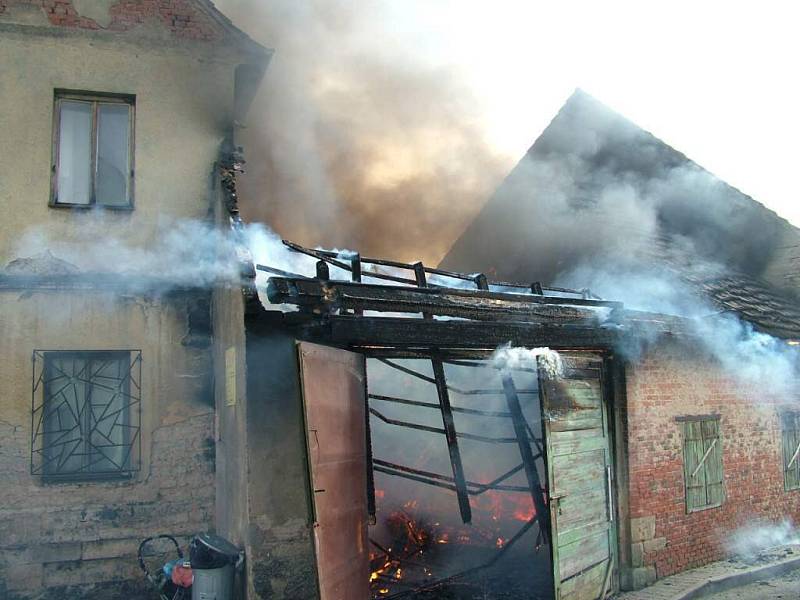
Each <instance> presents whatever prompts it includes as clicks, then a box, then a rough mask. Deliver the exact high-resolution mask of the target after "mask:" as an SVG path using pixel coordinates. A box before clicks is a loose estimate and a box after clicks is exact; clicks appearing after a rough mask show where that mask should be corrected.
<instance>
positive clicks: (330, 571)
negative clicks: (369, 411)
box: [298, 342, 369, 600]
mask: <svg viewBox="0 0 800 600" xmlns="http://www.w3.org/2000/svg"><path fill="white" fill-rule="evenodd" d="M298 351H299V356H300V372H301V382H302V388H303V404H304V408H305V419H306V437H307V441H308V463H309V469H310V471H311V485H312V500H313V502H312V509H313V511H314V546H315V550H316V558H317V575H318V578H319V590H320V599H321V600H343V599H345V598H346V599H347V600H367V599H368V598H369V583H368V582H369V555H368V549H367V521H368V515H367V463H366V455H367V448H366V439H367V438H366V412H365V411H366V401H365V385H364V384H365V366H364V357H363V356H362V355H360V354H354V353H352V352H347V351H346V350H340V349H337V348H328V347H325V346H318V345H316V344H309V343H306V342H302V343H300V344H299V345H298Z"/></svg>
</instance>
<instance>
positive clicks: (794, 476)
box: [781, 413, 800, 490]
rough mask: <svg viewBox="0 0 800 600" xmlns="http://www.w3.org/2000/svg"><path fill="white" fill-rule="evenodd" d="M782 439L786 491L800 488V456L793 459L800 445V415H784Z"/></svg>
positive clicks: (782, 419)
mask: <svg viewBox="0 0 800 600" xmlns="http://www.w3.org/2000/svg"><path fill="white" fill-rule="evenodd" d="M781 421H782V431H781V437H782V438H783V474H784V487H785V489H786V490H796V489H798V488H800V456H798V457H797V458H795V460H794V463H792V465H791V467H790V466H789V463H791V461H792V458H793V457H794V455H795V452H797V447H798V445H800V413H784V414H783V416H782V418H781Z"/></svg>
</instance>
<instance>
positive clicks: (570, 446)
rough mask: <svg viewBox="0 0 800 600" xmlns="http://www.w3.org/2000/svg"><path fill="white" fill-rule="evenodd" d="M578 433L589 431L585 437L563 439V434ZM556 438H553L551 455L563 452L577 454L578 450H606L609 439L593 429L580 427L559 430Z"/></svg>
mask: <svg viewBox="0 0 800 600" xmlns="http://www.w3.org/2000/svg"><path fill="white" fill-rule="evenodd" d="M576 433H589V435H586V436H585V437H574V436H573V437H569V438H565V439H562V438H561V436H562V435H567V434H576ZM554 437H555V439H554V440H553V445H552V451H551V456H560V455H563V454H576V453H578V452H590V451H592V450H605V448H606V446H607V445H608V441H607V440H606V439H605V438H603V437H599V436H597V435H593V431H592V430H591V429H578V430H572V431H559V432H555V435H554Z"/></svg>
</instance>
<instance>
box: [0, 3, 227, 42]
mask: <svg viewBox="0 0 800 600" xmlns="http://www.w3.org/2000/svg"><path fill="white" fill-rule="evenodd" d="M14 4H27V5H31V6H39V7H41V9H42V11H43V12H44V13H45V15H46V16H47V18H48V20H49V21H50V23H51V24H52V25H57V26H61V27H72V28H79V29H107V30H110V31H127V30H129V29H132V28H134V27H136V26H138V25H140V24H141V23H143V22H145V21H146V20H149V19H158V20H160V21H161V22H162V23H163V24H164V25H165V26H166V27H167V28H168V29H169V30H170V31H171V32H172V33H174V34H175V35H176V36H178V37H180V38H186V39H194V40H218V39H220V38H221V37H222V35H223V32H222V29H221V28H220V26H219V25H217V24H216V23H214V22H213V21H212V20H211V19H210V18H209V17H208V16H207V15H206V14H205V13H203V12H202V11H200V10H198V8H197V7H196V4H195V2H193V1H192V0H119V1H118V2H116V3H109V4H110V8H109V19H110V21H109V23H108V24H107V26H105V27H102V26H101V25H100V24H98V23H97V21H95V20H94V19H92V18H89V17H86V16H82V15H81V14H79V12H78V10H77V9H76V7H75V5H74V4H73V2H72V0H0V13H3V12H5V11H6V10H7V9H8V8H9V7H10V6H12V5H14Z"/></svg>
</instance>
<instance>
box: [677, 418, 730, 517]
mask: <svg viewBox="0 0 800 600" xmlns="http://www.w3.org/2000/svg"><path fill="white" fill-rule="evenodd" d="M683 469H684V481H685V483H686V511H687V512H692V511H695V510H699V509H702V508H710V507H714V506H719V505H720V504H722V503H723V502H724V500H725V485H724V476H723V472H722V440H721V439H720V436H719V421H718V420H717V419H702V420H700V419H698V420H690V421H685V422H684V423H683Z"/></svg>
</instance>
